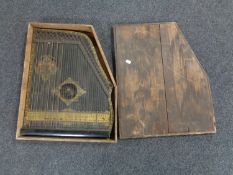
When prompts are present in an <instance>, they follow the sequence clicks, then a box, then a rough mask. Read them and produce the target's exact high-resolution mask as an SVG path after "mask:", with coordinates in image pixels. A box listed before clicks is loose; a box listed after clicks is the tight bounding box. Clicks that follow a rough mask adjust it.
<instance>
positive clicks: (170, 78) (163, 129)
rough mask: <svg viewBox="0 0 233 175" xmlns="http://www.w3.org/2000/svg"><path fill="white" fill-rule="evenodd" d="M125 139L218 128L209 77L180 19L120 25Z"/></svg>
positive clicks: (116, 35) (120, 106) (118, 42)
mask: <svg viewBox="0 0 233 175" xmlns="http://www.w3.org/2000/svg"><path fill="white" fill-rule="evenodd" d="M114 38H115V59H116V71H117V84H118V89H119V91H118V117H119V134H120V138H136V137H150V136H170V135H187V134H203V133H214V132H216V129H215V118H214V112H213V105H212V99H211V92H210V87H209V81H208V77H207V75H206V73H205V71H204V70H203V68H202V67H201V65H200V64H199V62H198V60H197V58H196V56H195V55H194V53H193V51H192V49H191V47H190V46H189V44H188V42H187V41H186V40H185V38H184V36H183V34H182V33H181V31H180V30H179V28H178V26H177V24H176V23H161V24H137V25H118V26H115V27H114Z"/></svg>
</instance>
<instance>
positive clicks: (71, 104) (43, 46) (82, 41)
mask: <svg viewBox="0 0 233 175" xmlns="http://www.w3.org/2000/svg"><path fill="white" fill-rule="evenodd" d="M113 36H114V55H115V57H114V59H113V60H114V61H115V64H113V65H115V66H116V81H117V83H116V82H115V79H114V77H113V74H112V72H111V69H110V68H109V65H108V62H107V59H106V58H105V55H104V52H103V50H102V48H101V45H100V42H99V40H98V38H97V35H96V33H95V30H94V28H93V26H91V25H82V24H53V23H30V24H29V28H28V34H27V45H26V52H25V61H24V72H23V81H22V88H21V96H20V105H19V116H18V124H17V132H16V138H17V139H18V140H48V141H82V142H108V143H109V142H110V143H115V142H116V141H117V139H118V138H120V139H129V138H145V137H157V136H175V135H193V134H207V133H215V132H216V126H215V116H214V108H213V102H212V96H211V89H210V84H209V79H208V76H207V74H206V72H205V70H204V69H203V67H202V66H201V64H200V63H199V61H198V59H197V57H196V55H195V54H194V52H193V50H192V48H191V47H190V45H189V44H188V42H187V40H186V39H185V37H184V35H183V34H182V32H181V30H180V28H179V27H178V25H177V24H176V23H175V22H165V23H145V24H120V25H115V26H114V27H113ZM113 70H115V68H113Z"/></svg>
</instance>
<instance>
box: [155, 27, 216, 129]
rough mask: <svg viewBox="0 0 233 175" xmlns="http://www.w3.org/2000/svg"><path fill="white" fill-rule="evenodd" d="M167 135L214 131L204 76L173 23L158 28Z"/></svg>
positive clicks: (207, 84)
mask: <svg viewBox="0 0 233 175" xmlns="http://www.w3.org/2000/svg"><path fill="white" fill-rule="evenodd" d="M160 33H161V44H162V58H163V64H164V77H165V87H166V100H167V111H168V121H169V132H170V133H184V132H205V131H214V130H215V126H214V123H215V122H214V114H213V106H212V100H211V94H210V88H209V81H208V76H207V75H206V73H205V71H204V70H203V68H202V66H201V65H200V64H199V62H198V60H197V58H196V56H195V54H194V53H193V51H192V49H191V47H190V46H189V44H188V42H187V41H186V40H185V37H184V36H183V34H182V33H181V31H180V30H179V27H178V26H177V25H176V23H169V24H160Z"/></svg>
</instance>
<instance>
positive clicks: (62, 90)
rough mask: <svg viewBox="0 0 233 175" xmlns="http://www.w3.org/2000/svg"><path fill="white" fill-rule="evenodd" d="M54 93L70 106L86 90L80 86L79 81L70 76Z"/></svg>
mask: <svg viewBox="0 0 233 175" xmlns="http://www.w3.org/2000/svg"><path fill="white" fill-rule="evenodd" d="M54 93H55V95H56V96H58V97H59V98H60V99H61V100H62V101H63V102H64V103H65V104H66V105H67V106H68V105H70V104H71V103H73V102H76V101H78V99H79V97H80V96H82V95H83V94H85V93H86V91H85V90H83V89H82V88H81V87H80V86H79V84H78V82H76V81H74V80H72V79H71V78H68V79H66V80H65V81H64V82H63V83H61V84H60V85H59V86H58V87H57V88H56V89H55V90H54Z"/></svg>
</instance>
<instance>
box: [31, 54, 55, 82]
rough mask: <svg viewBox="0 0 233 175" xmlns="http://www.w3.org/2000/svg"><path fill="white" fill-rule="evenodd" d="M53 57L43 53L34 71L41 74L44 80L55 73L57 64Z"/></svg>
mask: <svg viewBox="0 0 233 175" xmlns="http://www.w3.org/2000/svg"><path fill="white" fill-rule="evenodd" d="M54 60H55V59H54V58H53V57H52V56H50V55H43V56H42V57H41V59H40V60H39V61H38V63H37V65H36V67H35V71H36V73H37V74H38V75H39V76H41V78H42V80H44V81H46V80H48V79H49V77H50V76H51V75H54V74H56V71H57V66H56V62H55V61H54Z"/></svg>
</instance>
